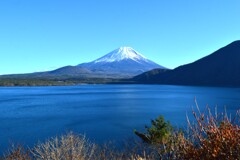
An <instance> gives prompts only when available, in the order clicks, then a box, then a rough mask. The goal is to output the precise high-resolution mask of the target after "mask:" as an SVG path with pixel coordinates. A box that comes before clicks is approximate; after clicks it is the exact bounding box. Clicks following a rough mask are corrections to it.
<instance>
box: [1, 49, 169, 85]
mask: <svg viewBox="0 0 240 160" xmlns="http://www.w3.org/2000/svg"><path fill="white" fill-rule="evenodd" d="M156 68H158V69H166V68H165V67H163V66H160V65H158V64H157V63H155V62H153V61H151V60H148V59H147V58H146V57H144V56H143V55H141V54H140V53H138V52H137V51H135V50H134V49H132V48H130V47H120V48H118V49H115V50H114V51H112V52H110V53H108V54H106V55H105V56H103V57H101V58H98V59H96V60H94V61H92V62H89V63H82V64H79V65H76V66H64V67H61V68H58V69H55V70H52V71H46V72H35V73H28V74H15V75H3V76H0V78H1V77H5V78H16V79H18V78H22V79H26V78H28V79H31V78H33V79H54V80H69V79H71V80H79V79H81V80H86V83H87V82H89V80H90V79H91V80H96V79H119V78H120V79H121V78H132V77H134V76H136V75H139V74H141V73H144V72H146V71H150V70H152V69H156Z"/></svg>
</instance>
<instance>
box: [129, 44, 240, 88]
mask: <svg viewBox="0 0 240 160" xmlns="http://www.w3.org/2000/svg"><path fill="white" fill-rule="evenodd" d="M239 62H240V41H239V40H237V41H234V42H232V43H230V44H228V45H226V46H224V47H222V48H220V49H218V50H216V51H215V52H213V53H212V54H210V55H208V56H205V57H203V58H201V59H199V60H196V61H194V62H192V63H189V64H186V65H182V66H179V67H177V68H175V69H174V70H170V71H167V72H165V73H159V74H154V75H153V74H149V73H148V72H146V73H143V74H141V75H138V76H136V77H134V78H133V80H135V81H136V83H154V84H176V85H205V86H240V63H239ZM147 73H148V77H147V78H146V76H144V75H145V74H147Z"/></svg>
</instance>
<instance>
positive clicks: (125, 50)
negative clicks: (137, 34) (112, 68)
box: [94, 47, 148, 63]
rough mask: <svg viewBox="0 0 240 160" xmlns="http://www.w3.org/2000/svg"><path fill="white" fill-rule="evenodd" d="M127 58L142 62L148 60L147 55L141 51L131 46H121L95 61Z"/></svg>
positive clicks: (112, 60)
mask: <svg viewBox="0 0 240 160" xmlns="http://www.w3.org/2000/svg"><path fill="white" fill-rule="evenodd" d="M126 59H131V60H134V61H136V62H141V61H145V62H147V61H148V60H147V58H146V57H144V56H143V55H141V54H140V53H138V52H136V51H135V50H134V49H132V48H131V47H120V48H118V49H116V50H114V51H112V52H110V53H108V54H107V55H105V56H103V57H101V58H99V59H97V60H95V61H94V63H99V62H114V61H121V60H126Z"/></svg>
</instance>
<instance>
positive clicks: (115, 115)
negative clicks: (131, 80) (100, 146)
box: [0, 85, 240, 150]
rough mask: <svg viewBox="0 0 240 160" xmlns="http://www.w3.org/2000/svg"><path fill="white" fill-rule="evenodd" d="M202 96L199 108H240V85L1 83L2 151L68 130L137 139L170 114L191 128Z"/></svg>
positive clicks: (91, 135)
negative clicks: (138, 133) (137, 133)
mask: <svg viewBox="0 0 240 160" xmlns="http://www.w3.org/2000/svg"><path fill="white" fill-rule="evenodd" d="M195 97H196V99H197V101H198V104H199V107H200V108H201V109H203V110H204V109H205V108H206V105H209V106H211V107H215V106H218V110H222V109H223V108H224V107H226V109H227V111H228V112H229V113H234V112H235V111H236V110H237V109H240V88H217V87H190V86H171V85H80V86H57V87H0V147H1V148H0V149H1V150H2V149H6V148H7V146H8V144H10V143H12V142H14V143H21V144H24V145H29V146H32V145H33V144H35V143H37V142H38V141H43V140H46V139H47V138H49V137H52V136H56V135H61V134H64V133H66V132H68V131H73V132H75V133H79V134H85V135H86V136H87V137H88V138H90V140H92V141H94V142H97V143H103V142H106V141H109V140H113V141H119V140H123V139H127V138H131V137H135V135H134V133H133V130H134V129H137V130H140V131H142V130H143V129H144V126H145V124H149V123H150V120H151V119H155V118H156V117H157V116H158V115H164V117H165V118H166V119H167V120H169V121H170V122H171V123H172V124H173V125H174V126H177V127H183V126H186V113H188V115H191V110H192V107H194V106H195V103H194V98H195Z"/></svg>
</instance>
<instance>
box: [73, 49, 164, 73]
mask: <svg viewBox="0 0 240 160" xmlns="http://www.w3.org/2000/svg"><path fill="white" fill-rule="evenodd" d="M78 66H80V67H83V68H87V69H89V70H91V71H94V72H97V73H102V74H116V75H127V76H134V75H137V74H141V73H143V72H146V71H149V70H152V69H155V68H162V69H166V68H165V67H162V66H160V65H158V64H157V63H155V62H153V61H151V60H148V59H147V58H146V57H144V56H143V55H141V54H140V53H138V52H137V51H135V50H134V49H132V48H131V47H120V48H118V49H115V50H114V51H112V52H110V53H108V54H106V55H105V56H103V57H101V58H98V59H96V60H94V61H92V62H89V63H82V64H79V65H78Z"/></svg>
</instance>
